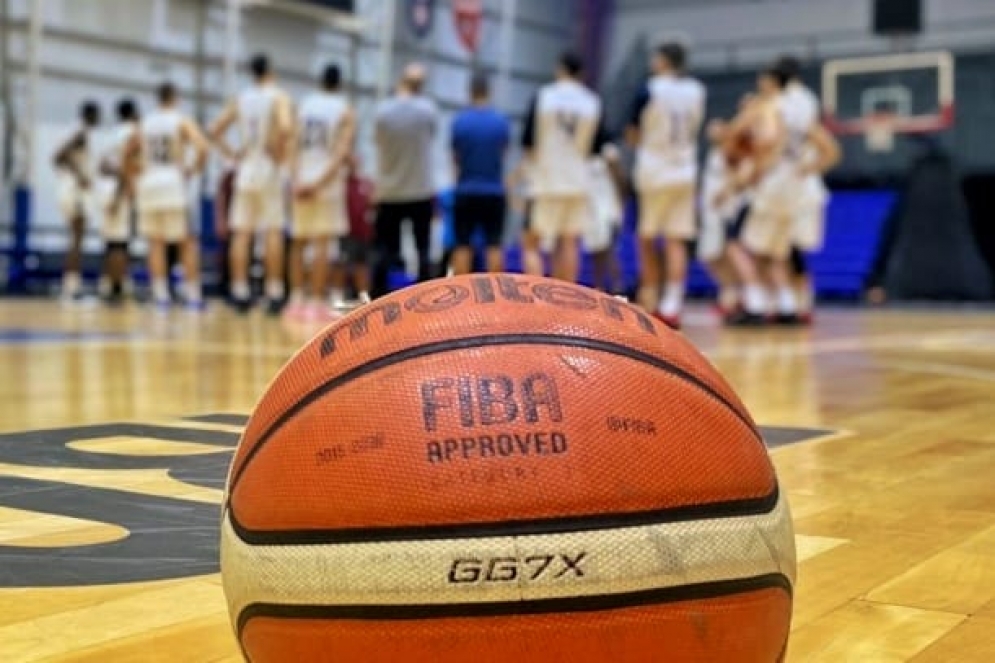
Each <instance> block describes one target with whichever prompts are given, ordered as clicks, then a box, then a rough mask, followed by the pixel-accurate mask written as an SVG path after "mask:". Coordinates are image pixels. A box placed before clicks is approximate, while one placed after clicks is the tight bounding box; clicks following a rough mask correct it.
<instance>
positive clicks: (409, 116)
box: [375, 96, 439, 203]
mask: <svg viewBox="0 0 995 663" xmlns="http://www.w3.org/2000/svg"><path fill="white" fill-rule="evenodd" d="M438 115H439V113H438V110H436V107H435V103H434V102H432V100H431V99H429V98H427V97H422V96H415V97H404V96H398V97H391V98H390V99H385V100H384V101H382V102H381V103H380V105H379V106H378V107H377V117H376V129H375V131H376V133H375V136H376V144H377V184H376V189H377V200H379V201H382V202H387V203H392V202H393V203H403V202H411V201H416V200H426V199H429V198H433V197H434V196H435V186H434V182H433V173H434V172H435V169H434V167H433V164H432V149H433V147H432V146H433V140H434V138H435V130H436V125H437V124H438Z"/></svg>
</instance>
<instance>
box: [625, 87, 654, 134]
mask: <svg viewBox="0 0 995 663" xmlns="http://www.w3.org/2000/svg"><path fill="white" fill-rule="evenodd" d="M649 102H650V89H649V86H648V85H644V86H643V87H642V88H640V90H639V92H638V93H637V94H636V98H635V99H633V100H632V106H631V108H630V109H629V121H628V123H627V124H626V126H625V142H626V144H627V145H629V146H630V147H635V146H636V145H638V144H639V126H640V124H642V118H643V111H644V110H645V109H646V106H647V105H649Z"/></svg>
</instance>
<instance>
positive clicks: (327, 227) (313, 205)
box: [290, 197, 349, 239]
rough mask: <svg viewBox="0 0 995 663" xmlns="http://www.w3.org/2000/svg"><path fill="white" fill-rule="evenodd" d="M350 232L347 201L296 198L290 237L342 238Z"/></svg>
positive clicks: (330, 198) (322, 198)
mask: <svg viewBox="0 0 995 663" xmlns="http://www.w3.org/2000/svg"><path fill="white" fill-rule="evenodd" d="M348 232H349V217H348V211H347V209H346V204H345V200H344V199H342V198H332V197H313V198H308V199H300V198H295V199H294V203H293V216H292V220H291V222H290V236H291V237H293V238H295V239H311V238H315V237H342V236H343V235H346V234H348Z"/></svg>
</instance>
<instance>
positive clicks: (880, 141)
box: [864, 112, 898, 154]
mask: <svg viewBox="0 0 995 663" xmlns="http://www.w3.org/2000/svg"><path fill="white" fill-rule="evenodd" d="M897 119H898V118H897V116H896V115H895V114H894V113H889V112H877V113H872V114H870V115H868V116H867V118H866V119H865V124H864V143H865V144H866V145H867V151H868V152H876V153H879V154H880V153H883V152H891V151H892V150H894V149H895V123H896V120H897Z"/></svg>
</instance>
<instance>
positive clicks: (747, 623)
mask: <svg viewBox="0 0 995 663" xmlns="http://www.w3.org/2000/svg"><path fill="white" fill-rule="evenodd" d="M221 564H222V574H223V579H224V588H225V593H226V596H227V600H228V605H229V610H230V615H231V618H232V620H233V623H234V626H235V630H236V633H237V636H238V639H239V642H240V643H241V646H242V648H243V651H244V653H245V655H246V657H247V658H248V659H249V660H250V661H254V662H262V661H277V660H282V661H287V660H310V661H316V660H329V661H331V660H334V661H407V662H411V663H416V662H426V663H427V662H429V661H431V662H434V663H450V662H451V663H455V662H457V661H460V662H464V661H474V662H475V663H486V662H494V663H497V662H504V661H517V662H519V663H524V662H527V661H536V662H539V661H542V662H543V663H555V662H560V661H562V662H564V663H565V662H567V661H570V662H574V663H576V662H578V661H580V662H585V661H590V662H592V663H593V662H594V661H599V662H603V661H632V662H635V661H646V662H649V661H660V660H669V661H776V660H778V659H779V658H780V657H781V656H783V653H784V650H785V643H786V640H787V635H788V628H789V622H790V618H791V606H792V584H793V581H794V575H795V553H794V541H793V536H792V528H791V520H790V515H789V512H788V507H787V504H786V501H785V498H784V496H783V494H782V493H781V492H780V491H779V489H778V484H777V480H776V477H775V474H774V469H773V467H772V465H771V462H770V460H769V458H768V456H767V452H766V450H765V447H764V445H763V441H762V440H761V438H760V436H759V434H758V432H757V429H756V427H755V426H754V424H753V422H752V420H751V418H750V415H749V414H748V413H747V412H746V410H745V409H744V407H743V405H742V403H741V402H740V401H739V399H738V398H737V397H736V395H735V394H734V393H733V391H732V389H731V388H730V387H729V386H728V384H726V382H725V381H724V380H723V378H722V377H721V376H720V375H719V374H718V373H717V372H716V371H715V370H714V369H713V368H712V367H711V366H710V365H709V363H708V362H707V361H706V360H705V359H704V358H703V357H702V356H701V355H700V354H699V353H698V352H697V351H696V350H695V349H693V347H692V346H691V345H690V344H689V343H688V342H686V341H685V340H684V339H683V338H681V337H680V336H679V335H677V334H676V333H674V332H671V331H670V330H668V329H667V328H666V326H665V325H663V324H661V323H659V322H656V321H654V320H652V319H651V318H650V317H648V316H647V315H645V314H644V313H643V312H641V311H640V310H639V309H637V308H635V307H633V306H630V305H628V304H626V303H624V302H622V301H620V300H618V299H616V298H614V297H609V296H607V295H603V294H601V293H599V292H597V291H594V290H589V289H586V288H583V287H580V286H574V285H570V284H567V283H563V282H559V281H554V280H551V279H544V278H529V277H522V276H517V275H514V276H513V275H478V276H467V277H459V278H454V279H450V280H438V281H430V282H427V283H424V284H422V285H418V286H414V287H411V288H408V289H405V290H402V291H399V292H397V293H395V294H393V295H391V296H388V297H386V298H383V299H381V300H377V301H376V302H374V303H372V304H369V305H367V306H364V307H362V308H360V309H358V310H356V311H354V312H353V313H351V314H350V315H348V316H347V317H345V318H344V319H342V320H340V321H338V322H336V323H334V324H332V325H330V326H329V327H327V328H326V329H325V330H324V331H323V332H321V333H320V334H319V335H318V336H317V337H316V338H315V339H313V340H312V341H311V342H310V343H309V344H308V345H306V346H305V347H304V348H303V349H302V350H300V351H299V352H298V353H297V354H296V355H295V356H294V357H293V358H292V359H291V360H290V361H289V363H288V364H286V366H284V368H283V369H282V371H280V373H279V375H278V376H277V377H276V378H275V380H274V381H273V382H272V384H271V385H270V387H269V389H268V390H267V392H266V393H265V395H264V396H263V398H262V400H261V401H260V402H259V404H258V405H257V407H256V409H255V412H254V414H253V415H252V417H251V419H250V420H249V422H248V425H247V427H246V429H245V432H244V434H243V436H242V438H241V440H240V443H239V447H238V449H237V451H236V454H235V457H234V460H233V463H232V467H231V470H230V474H229V478H228V484H227V500H226V507H225V512H224V522H223V530H222V551H221Z"/></svg>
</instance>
